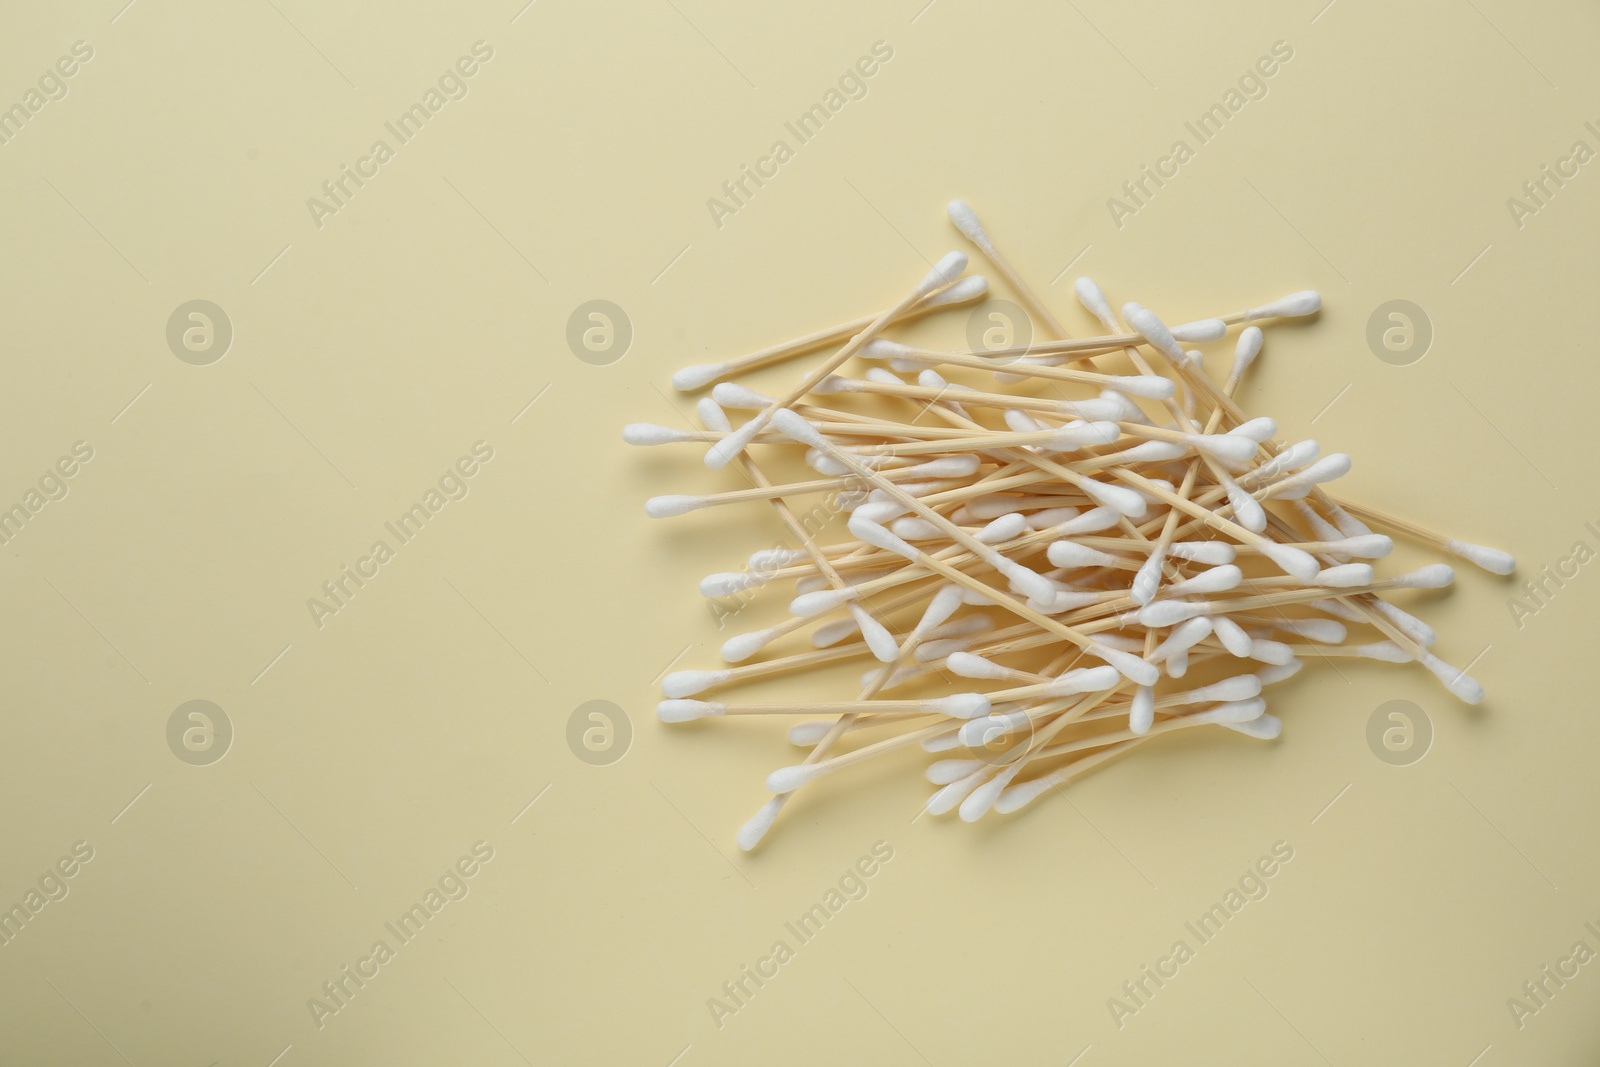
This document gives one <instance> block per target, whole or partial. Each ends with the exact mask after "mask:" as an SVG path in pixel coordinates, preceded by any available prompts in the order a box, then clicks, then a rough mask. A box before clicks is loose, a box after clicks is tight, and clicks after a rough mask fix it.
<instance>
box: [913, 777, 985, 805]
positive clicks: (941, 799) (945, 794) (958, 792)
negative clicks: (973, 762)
mask: <svg viewBox="0 0 1600 1067" xmlns="http://www.w3.org/2000/svg"><path fill="white" fill-rule="evenodd" d="M981 778H982V774H981V773H980V772H978V771H974V772H972V773H971V774H969V775H967V776H966V777H965V778H958V779H956V780H955V781H953V782H951V783H950V784H949V785H947V786H945V787H944V788H943V789H941V790H939V791H938V792H936V793H934V794H933V796H931V797H929V798H928V802H927V804H926V805H924V807H923V810H925V811H926V812H927V813H928V814H929V815H944V814H946V813H948V812H951V811H954V810H955V808H956V805H958V804H960V803H961V802H962V801H963V800H965V799H966V797H967V794H968V793H970V792H972V791H973V790H974V789H976V788H977V786H978V782H979V781H980V780H981Z"/></svg>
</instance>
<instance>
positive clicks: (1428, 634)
mask: <svg viewBox="0 0 1600 1067" xmlns="http://www.w3.org/2000/svg"><path fill="white" fill-rule="evenodd" d="M1371 603H1372V606H1373V607H1374V608H1376V609H1377V610H1378V613H1379V614H1381V615H1382V616H1383V617H1384V618H1386V619H1388V620H1389V622H1391V623H1392V624H1393V625H1394V627H1395V628H1396V629H1397V630H1399V631H1400V632H1401V633H1403V634H1405V635H1406V636H1407V637H1409V638H1411V640H1413V641H1415V642H1416V643H1417V644H1419V645H1421V646H1422V647H1423V648H1430V647H1432V645H1433V643H1434V642H1435V641H1437V640H1438V639H1439V636H1438V635H1437V634H1435V633H1434V632H1433V627H1431V626H1429V625H1428V624H1427V623H1425V622H1423V621H1422V620H1421V619H1419V618H1417V617H1416V616H1415V615H1413V614H1411V613H1410V612H1407V611H1401V610H1400V609H1399V608H1397V607H1395V606H1394V605H1393V604H1391V603H1389V602H1388V601H1387V600H1384V599H1383V598H1382V597H1374V598H1373V599H1372V602H1371Z"/></svg>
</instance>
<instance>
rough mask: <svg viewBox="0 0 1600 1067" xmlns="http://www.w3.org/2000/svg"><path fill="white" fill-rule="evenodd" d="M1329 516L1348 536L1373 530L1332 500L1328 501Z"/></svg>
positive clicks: (1360, 534) (1355, 535) (1356, 535)
mask: <svg viewBox="0 0 1600 1067" xmlns="http://www.w3.org/2000/svg"><path fill="white" fill-rule="evenodd" d="M1328 518H1330V519H1332V520H1333V524H1334V525H1335V526H1337V527H1339V529H1340V530H1341V531H1342V532H1343V533H1344V535H1345V536H1346V537H1361V536H1363V535H1365V534H1369V533H1371V532H1372V529H1371V527H1369V526H1368V525H1367V524H1366V523H1364V522H1362V521H1361V520H1360V519H1358V518H1356V517H1355V516H1354V515H1352V514H1350V513H1349V512H1348V511H1346V510H1345V509H1344V508H1341V507H1340V506H1339V505H1338V504H1335V503H1333V502H1332V501H1329V502H1328Z"/></svg>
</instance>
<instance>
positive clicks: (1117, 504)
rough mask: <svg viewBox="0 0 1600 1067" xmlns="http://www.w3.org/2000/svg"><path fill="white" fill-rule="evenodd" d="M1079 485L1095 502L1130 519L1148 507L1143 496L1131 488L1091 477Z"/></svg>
mask: <svg viewBox="0 0 1600 1067" xmlns="http://www.w3.org/2000/svg"><path fill="white" fill-rule="evenodd" d="M1079 486H1080V488H1082V489H1083V491H1084V492H1085V493H1087V494H1088V495H1089V496H1090V497H1091V498H1092V499H1094V500H1095V501H1096V502H1097V503H1100V504H1104V505H1105V506H1106V507H1108V508H1110V509H1112V510H1113V511H1115V512H1117V513H1118V514H1120V515H1126V516H1128V517H1129V518H1130V519H1137V518H1139V517H1140V516H1141V515H1143V514H1144V512H1145V508H1147V507H1149V505H1148V504H1146V503H1145V499H1144V497H1143V496H1141V495H1139V494H1138V493H1135V492H1134V491H1133V490H1132V489H1128V488H1125V487H1123V486H1120V485H1107V484H1106V483H1105V482H1097V481H1095V480H1094V479H1093V478H1085V479H1083V481H1082V482H1080V483H1079Z"/></svg>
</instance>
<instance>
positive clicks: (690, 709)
mask: <svg viewBox="0 0 1600 1067" xmlns="http://www.w3.org/2000/svg"><path fill="white" fill-rule="evenodd" d="M726 710H727V705H726V704H717V703H713V702H711V701H708V700H663V701H662V702H661V703H659V704H657V705H656V718H658V719H660V720H661V721H662V722H692V721H694V720H695V719H703V718H705V717H706V716H708V715H721V714H722V713H723V712H725V711H726Z"/></svg>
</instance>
